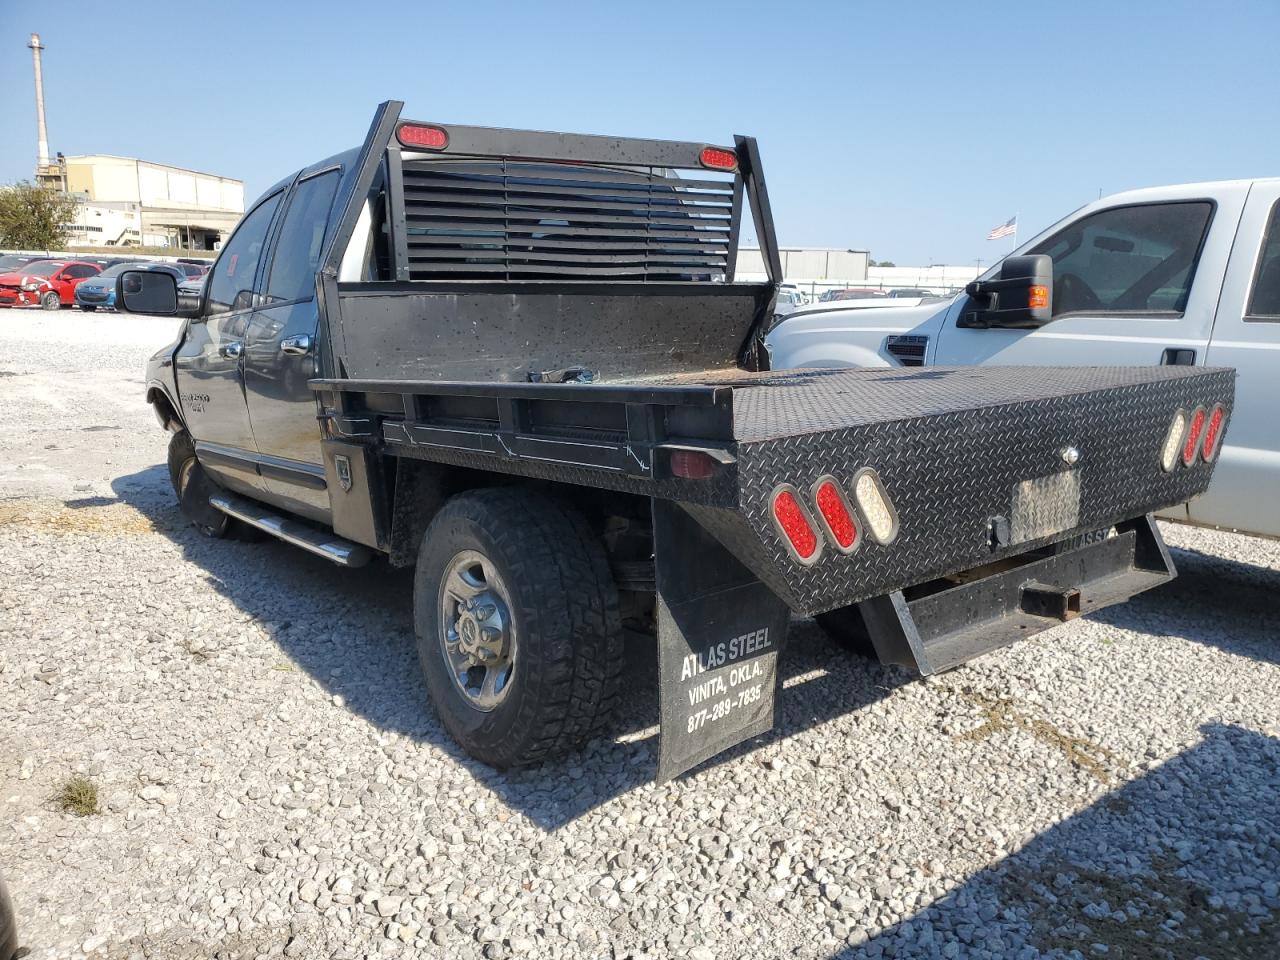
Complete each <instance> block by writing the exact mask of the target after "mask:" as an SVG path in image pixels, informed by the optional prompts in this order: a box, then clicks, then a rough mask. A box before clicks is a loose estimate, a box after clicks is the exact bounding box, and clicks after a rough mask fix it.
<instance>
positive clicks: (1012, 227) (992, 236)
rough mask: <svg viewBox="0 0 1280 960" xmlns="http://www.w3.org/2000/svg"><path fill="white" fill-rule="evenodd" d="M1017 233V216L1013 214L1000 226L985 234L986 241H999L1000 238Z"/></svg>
mask: <svg viewBox="0 0 1280 960" xmlns="http://www.w3.org/2000/svg"><path fill="white" fill-rule="evenodd" d="M1017 232H1018V215H1017V214H1016V213H1015V214H1014V215H1013V216H1012V217H1010V218H1009V219H1008V220H1006V221H1005V222H1004V223H1002V224H1000V226H998V227H996V228H995V229H994V230H992V231H991V232H990V233H988V234H987V239H988V240H999V239H1000V238H1001V237H1011V236H1013V235H1014V234H1015V233H1017Z"/></svg>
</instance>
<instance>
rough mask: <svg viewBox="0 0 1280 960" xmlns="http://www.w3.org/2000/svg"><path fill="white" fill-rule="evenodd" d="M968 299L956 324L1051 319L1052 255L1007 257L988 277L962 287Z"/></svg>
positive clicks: (1024, 322)
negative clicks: (993, 274) (996, 270)
mask: <svg viewBox="0 0 1280 960" xmlns="http://www.w3.org/2000/svg"><path fill="white" fill-rule="evenodd" d="M964 292H965V293H967V294H968V295H969V303H968V304H967V305H966V306H965V308H964V312H963V313H961V314H960V319H959V321H957V323H956V325H957V326H960V327H979V328H982V327H1032V328H1034V327H1043V326H1044V325H1045V324H1046V323H1048V322H1049V321H1050V320H1052V319H1053V259H1052V258H1051V257H1047V256H1045V255H1044V254H1042V253H1041V254H1035V255H1033V256H1029V257H1008V258H1007V259H1006V260H1005V261H1004V263H1002V264H1001V265H1000V272H999V273H998V274H996V276H995V277H993V278H992V279H990V280H975V281H973V283H971V284H969V285H968V286H967V287H965V288H964Z"/></svg>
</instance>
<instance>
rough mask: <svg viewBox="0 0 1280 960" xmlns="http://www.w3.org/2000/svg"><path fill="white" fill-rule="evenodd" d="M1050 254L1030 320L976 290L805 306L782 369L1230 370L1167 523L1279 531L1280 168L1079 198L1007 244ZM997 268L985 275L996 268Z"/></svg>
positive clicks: (775, 336) (788, 328)
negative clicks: (842, 306)
mask: <svg viewBox="0 0 1280 960" xmlns="http://www.w3.org/2000/svg"><path fill="white" fill-rule="evenodd" d="M1034 254H1043V255H1048V256H1049V257H1051V258H1052V260H1053V303H1052V315H1051V317H1050V319H1049V320H1048V322H1046V323H1043V324H1042V325H1036V326H1019V327H999V326H989V327H983V326H972V325H967V324H966V323H965V322H964V319H963V318H964V317H965V316H966V314H967V312H968V311H969V308H970V304H971V300H972V298H971V296H970V295H969V294H968V293H965V294H961V295H960V296H958V297H956V298H954V299H953V300H950V301H946V302H940V303H933V304H929V303H925V304H921V305H919V306H916V307H908V308H905V309H900V310H887V309H884V310H862V311H859V312H856V313H853V312H838V311H834V310H812V309H810V310H801V311H797V312H795V313H794V314H792V315H791V316H790V317H788V318H787V319H786V321H785V322H784V323H782V324H780V325H778V326H777V327H775V329H774V330H773V331H772V332H771V334H770V336H769V345H770V349H771V355H772V358H773V363H774V365H775V366H777V367H793V366H805V367H825V366H869V367H874V366H925V365H929V366H933V365H937V366H957V365H959V366H967V365H1021V364H1036V365H1054V366H1058V365H1062V366H1068V365H1097V364H1106V365H1138V364H1142V365H1147V364H1156V365H1160V364H1168V365H1200V366H1215V367H1219V366H1221V367H1234V368H1235V369H1236V370H1237V371H1238V374H1239V379H1238V385H1237V399H1236V402H1237V408H1236V410H1237V412H1236V415H1235V419H1234V420H1233V426H1232V430H1231V435H1230V437H1229V438H1228V439H1227V440H1226V441H1225V445H1224V447H1223V450H1222V453H1221V457H1220V464H1219V468H1218V471H1217V473H1216V475H1215V480H1214V483H1213V485H1212V486H1211V488H1210V489H1209V491H1208V493H1206V494H1205V495H1204V496H1202V497H1200V498H1198V499H1197V500H1195V501H1193V502H1191V503H1189V504H1186V505H1184V506H1180V507H1178V508H1175V509H1174V510H1173V511H1170V512H1168V513H1166V514H1165V516H1167V517H1169V518H1171V519H1179V520H1185V521H1189V522H1192V523H1197V524H1203V525H1208V526H1214V527H1222V528H1227V529H1235V530H1240V531H1243V532H1250V533H1257V534H1262V535H1267V536H1280V501H1277V500H1276V498H1275V497H1273V496H1271V495H1270V494H1269V492H1268V491H1271V490H1274V489H1275V487H1276V485H1277V483H1280V433H1277V431H1276V430H1275V428H1274V426H1273V424H1271V422H1270V417H1271V409H1272V408H1273V407H1274V406H1275V405H1276V403H1277V402H1278V401H1280V387H1278V386H1277V379H1276V374H1277V373H1278V372H1280V368H1277V365H1276V357H1277V356H1278V354H1277V352H1276V351H1277V350H1280V179H1263V180H1233V181H1222V182H1216V183H1195V184H1182V185H1178V186H1169V187H1156V188H1149V189H1143V190H1133V191H1129V192H1126V193H1121V194H1116V195H1114V196H1110V197H1106V198H1103V199H1101V200H1098V201H1096V202H1093V203H1090V204H1087V205H1086V206H1084V207H1081V208H1080V209H1079V210H1077V211H1076V212H1074V213H1072V214H1071V215H1069V216H1067V217H1066V218H1064V219H1063V220H1061V221H1059V222H1058V223H1056V224H1054V225H1053V226H1051V227H1049V228H1048V229H1047V230H1045V231H1044V232H1043V233H1041V234H1040V235H1038V236H1036V237H1034V238H1032V239H1031V240H1029V241H1028V242H1027V243H1026V244H1024V245H1022V246H1021V247H1019V248H1018V249H1017V250H1015V251H1014V252H1013V254H1011V256H1022V255H1034ZM1000 271H1001V266H1000V265H996V266H995V267H993V268H992V269H991V270H990V271H988V272H987V273H986V274H985V275H984V276H983V277H982V278H980V279H979V281H978V282H979V283H981V282H983V281H986V280H991V279H993V278H996V277H998V276H999V274H1000Z"/></svg>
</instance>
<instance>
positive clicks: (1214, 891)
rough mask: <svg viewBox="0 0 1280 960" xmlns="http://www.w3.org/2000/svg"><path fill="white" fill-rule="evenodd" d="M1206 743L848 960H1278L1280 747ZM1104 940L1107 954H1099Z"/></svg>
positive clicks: (1230, 732)
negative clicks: (1046, 959) (958, 959)
mask: <svg viewBox="0 0 1280 960" xmlns="http://www.w3.org/2000/svg"><path fill="white" fill-rule="evenodd" d="M1201 734H1202V736H1203V739H1202V740H1201V741H1200V742H1199V743H1198V744H1196V745H1195V746H1192V747H1189V748H1188V749H1186V750H1184V751H1183V752H1182V753H1180V754H1178V755H1177V756H1175V757H1174V758H1172V759H1171V760H1168V761H1167V762H1165V763H1163V764H1161V765H1160V766H1158V767H1156V768H1154V769H1152V770H1151V771H1150V772H1148V773H1146V774H1145V775H1143V776H1141V777H1140V778H1138V779H1137V780H1134V781H1132V782H1130V783H1128V784H1127V785H1126V786H1124V787H1122V788H1121V789H1119V790H1116V791H1114V792H1112V793H1110V794H1108V795H1107V796H1106V797H1104V798H1102V799H1101V800H1099V801H1098V802H1097V803H1095V804H1093V805H1092V806H1091V807H1089V808H1087V809H1086V810H1084V811H1082V812H1081V813H1078V814H1076V815H1075V816H1073V817H1071V818H1070V819H1068V820H1065V821H1064V822H1062V823H1061V824H1059V825H1058V826H1056V827H1053V828H1052V829H1050V830H1047V831H1045V832H1044V833H1042V834H1040V835H1039V836H1037V837H1036V838H1035V839H1034V840H1033V841H1031V842H1030V843H1029V844H1027V845H1026V846H1025V847H1023V848H1022V849H1021V850H1019V851H1018V852H1017V853H1014V854H1012V855H1011V856H1009V857H1007V858H1006V859H1004V860H1002V861H1001V862H1000V863H998V864H997V865H995V866H993V867H991V868H989V869H987V870H983V871H981V872H979V873H977V874H975V875H974V876H972V877H971V878H969V879H968V880H967V881H965V882H964V883H963V884H962V885H960V886H959V887H957V888H956V889H954V890H952V891H951V892H949V893H947V894H946V895H944V896H942V897H940V898H938V899H937V900H935V901H933V902H932V903H930V904H928V905H927V906H924V907H923V908H921V909H920V910H918V911H917V912H916V913H915V914H914V915H913V916H912V917H911V918H910V919H909V920H905V921H903V922H901V923H897V924H894V925H893V926H891V927H889V928H888V929H886V930H884V931H883V932H881V933H880V934H878V935H876V936H873V937H871V938H870V939H867V940H864V941H863V942H860V943H859V942H858V941H859V940H860V939H861V938H860V937H859V935H858V934H857V933H855V934H854V935H853V937H852V938H851V944H853V945H850V946H848V947H846V948H843V949H841V950H839V951H838V952H836V953H835V954H834V955H833V957H834V958H839V960H864V958H879V957H897V958H904V960H914V958H935V957H943V958H949V957H969V956H983V957H988V956H989V957H1001V958H1004V957H1010V958H1015V957H1023V956H1029V957H1053V958H1064V960H1065V958H1079V957H1098V956H1107V957H1108V958H1112V960H1114V958H1126V960H1192V958H1205V960H1239V958H1256V960H1274V958H1275V957H1277V956H1280V894H1278V891H1277V883H1278V881H1280V790H1277V788H1276V787H1277V784H1278V783H1280V740H1277V739H1276V738H1273V737H1268V736H1264V735H1262V734H1260V733H1256V732H1254V731H1251V730H1246V729H1243V728H1240V727H1233V726H1228V725H1222V724H1210V725H1206V726H1204V727H1202V728H1201ZM1096 944H1102V945H1104V946H1103V948H1098V947H1096V946H1095V945H1096Z"/></svg>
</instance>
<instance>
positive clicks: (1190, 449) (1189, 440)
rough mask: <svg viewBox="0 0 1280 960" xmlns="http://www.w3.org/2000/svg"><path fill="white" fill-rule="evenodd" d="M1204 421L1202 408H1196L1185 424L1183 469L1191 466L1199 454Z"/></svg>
mask: <svg viewBox="0 0 1280 960" xmlns="http://www.w3.org/2000/svg"><path fill="white" fill-rule="evenodd" d="M1205 419H1206V417H1205V412H1204V407H1196V412H1195V413H1193V414H1191V422H1190V423H1188V424H1187V437H1186V439H1185V440H1183V441H1182V465H1183V466H1184V467H1189V466H1191V463H1192V461H1194V460H1195V458H1196V454H1198V453H1199V452H1200V439H1201V437H1202V435H1203V434H1204V422H1205Z"/></svg>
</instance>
